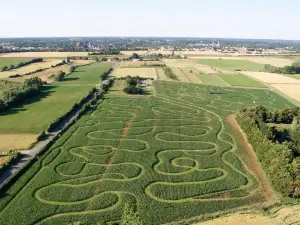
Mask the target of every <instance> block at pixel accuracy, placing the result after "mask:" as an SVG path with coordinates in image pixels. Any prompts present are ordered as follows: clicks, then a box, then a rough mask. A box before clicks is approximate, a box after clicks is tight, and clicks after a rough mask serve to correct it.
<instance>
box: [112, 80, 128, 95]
mask: <svg viewBox="0 0 300 225" xmlns="http://www.w3.org/2000/svg"><path fill="white" fill-rule="evenodd" d="M124 87H125V80H115V82H114V84H113V86H112V87H111V88H110V89H109V92H108V95H118V96H125V95H126V93H125V92H124V91H123V89H124Z"/></svg>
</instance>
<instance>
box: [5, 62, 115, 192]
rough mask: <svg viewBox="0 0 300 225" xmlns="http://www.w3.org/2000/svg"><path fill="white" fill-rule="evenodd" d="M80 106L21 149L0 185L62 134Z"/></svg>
mask: <svg viewBox="0 0 300 225" xmlns="http://www.w3.org/2000/svg"><path fill="white" fill-rule="evenodd" d="M117 66H118V64H117V63H115V65H114V66H113V67H112V69H111V71H110V73H108V76H107V78H106V79H105V80H103V81H101V82H100V83H99V87H97V92H99V91H100V85H101V84H102V83H106V82H107V80H108V79H109V77H110V75H111V73H112V72H113V71H114V70H115V68H116V67H117ZM92 97H93V95H92V96H91V97H90V98H88V99H87V101H90V100H91V99H92ZM79 110H80V108H78V109H77V110H74V112H73V113H72V114H70V115H69V116H68V117H66V118H65V119H64V120H63V121H62V122H61V124H59V125H58V126H57V128H56V129H55V131H53V132H50V133H49V134H48V135H47V138H45V139H44V140H42V141H40V142H39V143H38V144H36V145H35V146H34V147H33V148H31V149H28V150H24V151H20V152H21V153H22V154H23V157H22V158H21V159H20V160H19V161H18V162H17V163H15V164H14V165H12V166H11V167H9V168H7V169H6V170H5V171H4V172H3V173H2V174H1V175H0V187H1V185H2V184H3V182H4V181H5V180H6V179H8V178H9V177H10V176H11V175H13V174H14V173H15V172H17V171H18V169H19V168H21V167H22V166H23V165H24V164H25V163H26V162H27V161H28V160H29V159H31V158H32V157H34V156H35V155H36V154H38V153H39V152H41V151H42V150H43V149H44V148H45V147H46V146H47V145H48V144H49V142H51V141H52V140H53V139H54V138H55V137H57V135H59V134H60V132H61V131H62V129H63V128H64V127H65V126H66V125H67V124H68V123H69V122H71V121H72V120H73V119H75V118H76V116H77V114H78V112H79Z"/></svg>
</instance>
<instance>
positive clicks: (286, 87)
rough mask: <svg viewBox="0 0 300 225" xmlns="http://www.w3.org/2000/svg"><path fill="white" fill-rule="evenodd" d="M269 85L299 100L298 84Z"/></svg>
mask: <svg viewBox="0 0 300 225" xmlns="http://www.w3.org/2000/svg"><path fill="white" fill-rule="evenodd" d="M271 86H272V87H273V88H275V89H277V90H278V91H280V92H282V93H284V94H286V95H287V96H289V97H291V98H293V99H295V100H297V101H298V102H300V84H298V85H297V84H271Z"/></svg>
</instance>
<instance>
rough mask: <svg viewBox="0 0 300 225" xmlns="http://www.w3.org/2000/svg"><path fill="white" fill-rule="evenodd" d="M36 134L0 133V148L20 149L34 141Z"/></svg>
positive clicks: (5, 149)
mask: <svg viewBox="0 0 300 225" xmlns="http://www.w3.org/2000/svg"><path fill="white" fill-rule="evenodd" d="M36 138H37V135H36V134H0V150H2V151H9V150H21V149H26V148H28V147H29V146H30V145H31V144H32V143H34V142H35V141H36Z"/></svg>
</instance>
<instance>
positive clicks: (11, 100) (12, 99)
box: [0, 77, 43, 109]
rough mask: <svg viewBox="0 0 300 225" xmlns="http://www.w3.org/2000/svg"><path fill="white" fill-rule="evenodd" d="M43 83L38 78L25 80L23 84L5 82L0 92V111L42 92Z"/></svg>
mask: <svg viewBox="0 0 300 225" xmlns="http://www.w3.org/2000/svg"><path fill="white" fill-rule="evenodd" d="M42 87H43V82H42V80H41V79H40V78H38V77H33V78H29V79H26V80H25V81H24V83H23V84H18V83H11V82H8V81H5V82H4V84H3V85H1V90H0V109H5V108H8V107H9V106H10V105H12V104H15V103H19V102H20V101H22V100H24V99H25V98H27V97H29V96H31V95H34V94H36V93H38V92H40V91H41V90H42Z"/></svg>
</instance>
